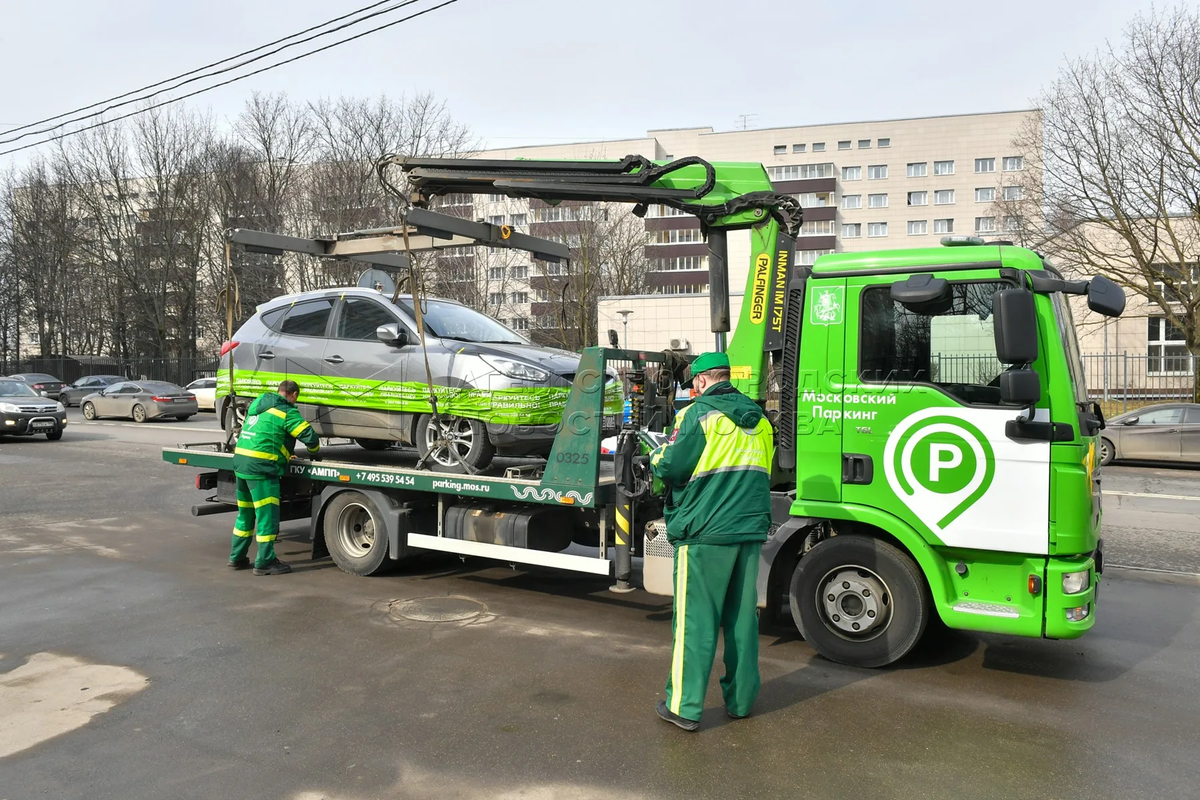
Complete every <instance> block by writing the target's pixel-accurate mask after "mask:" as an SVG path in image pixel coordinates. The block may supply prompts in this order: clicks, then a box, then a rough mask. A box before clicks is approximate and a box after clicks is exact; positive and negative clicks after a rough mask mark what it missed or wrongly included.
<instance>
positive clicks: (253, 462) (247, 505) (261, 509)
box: [229, 380, 321, 575]
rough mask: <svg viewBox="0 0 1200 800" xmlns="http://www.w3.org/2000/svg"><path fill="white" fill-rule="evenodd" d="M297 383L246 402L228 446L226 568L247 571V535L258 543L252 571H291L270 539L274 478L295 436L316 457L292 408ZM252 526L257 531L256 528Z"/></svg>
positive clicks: (313, 437) (313, 435)
mask: <svg viewBox="0 0 1200 800" xmlns="http://www.w3.org/2000/svg"><path fill="white" fill-rule="evenodd" d="M299 396H300V386H299V385H298V384H297V383H296V382H295V381H292V380H286V381H283V382H282V383H280V384H279V390H278V391H275V392H267V393H266V394H264V395H262V396H260V397H259V398H258V399H257V400H255V401H254V402H253V403H251V404H250V408H249V409H247V410H246V420H245V421H244V422H243V423H242V433H241V435H240V436H238V440H237V446H236V447H235V448H234V450H233V471H234V475H235V476H236V477H237V504H238V514H237V521H235V522H234V523H233V548H232V550H231V551H230V554H229V566H230V567H232V568H233V569H246V568H247V567H249V566H250V559H249V557H248V556H247V553H248V552H249V550H250V537H251V536H254V538H255V541H256V542H257V543H258V552H257V554H256V556H255V559H254V574H255V575H285V574H287V573H289V572H291V571H292V568H291V567H289V566H288V565H287V564H285V563H284V562H282V561H280V560H279V559H278V558H276V557H275V537H276V536H277V535H278V534H279V479H280V478H282V477H283V474H284V472H285V471H286V470H287V467H288V461H289V460H291V458H292V449H293V448H294V447H295V446H296V440H297V439H299V440H300V441H302V442H304V446H305V447H307V448H308V455H309V457H310V458H319V457H320V456H319V453H320V450H321V441H320V439H319V438H318V437H317V432H316V431H314V430H313V429H312V426H310V425H309V424H308V423H307V422H306V421H305V420H304V417H302V416H300V412H299V411H297V410H296V399H297V398H298V397H299ZM256 528H257V535H255V529H256Z"/></svg>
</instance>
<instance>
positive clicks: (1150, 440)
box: [1098, 403, 1200, 464]
mask: <svg viewBox="0 0 1200 800" xmlns="http://www.w3.org/2000/svg"><path fill="white" fill-rule="evenodd" d="M1098 456H1099V458H1100V463H1101V464H1108V463H1111V462H1112V461H1115V460H1121V459H1128V460H1131V461H1180V462H1185V461H1186V462H1191V463H1200V404H1198V403H1159V404H1157V405H1153V406H1145V407H1144V408H1138V409H1135V410H1133V411H1127V412H1125V413H1124V414H1120V415H1118V416H1115V417H1113V418H1112V419H1110V420H1108V424H1107V426H1106V427H1105V428H1104V431H1103V432H1101V434H1100V452H1099V454H1098Z"/></svg>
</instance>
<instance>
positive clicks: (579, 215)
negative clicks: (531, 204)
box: [533, 206, 592, 222]
mask: <svg viewBox="0 0 1200 800" xmlns="http://www.w3.org/2000/svg"><path fill="white" fill-rule="evenodd" d="M591 218H592V207H591V206H545V207H542V208H535V209H534V210H533V221H534V222H586V221H588V220H590V219H591Z"/></svg>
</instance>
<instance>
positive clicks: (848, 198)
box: [842, 194, 862, 208]
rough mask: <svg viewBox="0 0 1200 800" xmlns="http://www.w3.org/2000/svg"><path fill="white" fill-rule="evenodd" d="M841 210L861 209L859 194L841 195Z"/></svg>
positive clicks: (860, 196)
mask: <svg viewBox="0 0 1200 800" xmlns="http://www.w3.org/2000/svg"><path fill="white" fill-rule="evenodd" d="M842 208H862V195H861V194H844V195H842Z"/></svg>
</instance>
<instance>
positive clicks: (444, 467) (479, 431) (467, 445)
mask: <svg viewBox="0 0 1200 800" xmlns="http://www.w3.org/2000/svg"><path fill="white" fill-rule="evenodd" d="M442 426H443V428H445V429H446V430H447V432H448V433H449V434H450V436H451V437H452V441H451V444H450V445H449V447H453V448H455V450H456V451H457V452H458V454H459V455H460V456H461V457H462V461H465V462H466V463H467V464H469V465H470V466H471V468H472V469H475V470H482V469H487V467H488V465H489V464H491V463H492V457H493V456H495V455H496V448H495V446H494V445H493V444H492V442H491V440H490V439H488V433H487V426H485V425H484V424H483V423H482V422H480V421H479V420H477V419H467V418H466V417H450V416H445V415H442ZM416 440H417V452H419V453H420V454H421V458H423V459H425V464H426V466H428V467H429V469H432V470H434V471H435V472H451V473H464V472H466V471H467V470H466V469H465V468H464V467H463V465H462V463H461V462H460V461H459V459H457V458H454V456H453V455H451V454H450V453H449V452H448V448H447V447H446V446H444V445H438V444H437V431H436V428H435V425H434V421H433V415H432V414H422V415H421V416H420V417H419V418H418V419H417V435H416ZM430 451H433V452H432V454H431V453H430Z"/></svg>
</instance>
